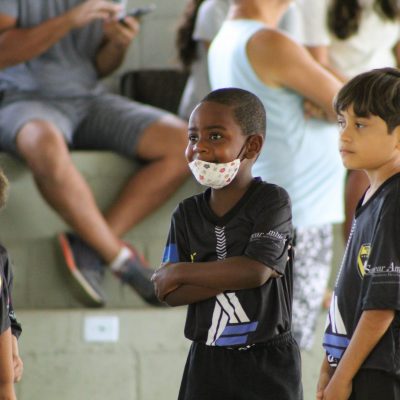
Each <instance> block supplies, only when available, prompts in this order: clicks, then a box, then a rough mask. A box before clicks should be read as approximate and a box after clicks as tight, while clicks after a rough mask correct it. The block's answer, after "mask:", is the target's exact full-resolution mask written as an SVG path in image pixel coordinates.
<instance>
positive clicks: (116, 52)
mask: <svg viewBox="0 0 400 400" xmlns="http://www.w3.org/2000/svg"><path fill="white" fill-rule="evenodd" d="M139 29H140V26H139V22H138V20H137V19H135V18H132V17H125V19H124V23H120V22H118V21H115V20H114V21H109V22H106V23H104V33H105V40H104V43H103V45H102V46H101V47H100V49H99V51H98V52H97V54H96V69H97V72H98V74H99V76H100V77H104V76H107V75H109V74H111V73H112V72H114V71H115V70H116V69H117V68H118V67H119V66H120V65H121V64H122V61H123V60H124V57H125V54H126V51H127V50H128V47H129V45H130V44H131V42H132V40H133V39H134V38H135V37H136V36H137V34H138V33H139Z"/></svg>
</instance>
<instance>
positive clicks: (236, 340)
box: [215, 335, 247, 346]
mask: <svg viewBox="0 0 400 400" xmlns="http://www.w3.org/2000/svg"><path fill="white" fill-rule="evenodd" d="M246 342H247V335H244V336H226V337H220V338H219V339H218V340H217V341H216V342H215V345H216V346H234V345H238V344H246Z"/></svg>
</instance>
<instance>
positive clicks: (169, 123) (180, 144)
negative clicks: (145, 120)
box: [136, 115, 189, 178]
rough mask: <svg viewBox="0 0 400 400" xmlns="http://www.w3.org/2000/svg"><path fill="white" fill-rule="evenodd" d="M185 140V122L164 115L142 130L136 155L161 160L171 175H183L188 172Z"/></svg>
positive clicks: (150, 159) (146, 158)
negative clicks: (142, 133)
mask: <svg viewBox="0 0 400 400" xmlns="http://www.w3.org/2000/svg"><path fill="white" fill-rule="evenodd" d="M187 141H188V139H187V123H186V122H185V121H183V120H181V119H180V118H178V117H175V116H173V115H166V116H164V117H163V118H162V119H160V120H159V121H157V122H155V123H154V124H152V125H151V126H150V127H149V128H148V129H147V130H146V131H145V132H144V135H143V137H142V140H141V141H140V143H139V146H138V149H137V154H136V155H137V156H138V157H139V158H142V159H144V160H146V161H150V162H151V161H157V160H163V161H164V162H165V163H166V164H168V171H170V173H171V175H176V176H177V177H178V178H180V177H184V176H187V175H188V174H189V168H188V166H187V161H186V157H185V149H186V146H187Z"/></svg>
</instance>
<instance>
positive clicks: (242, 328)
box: [221, 321, 258, 336]
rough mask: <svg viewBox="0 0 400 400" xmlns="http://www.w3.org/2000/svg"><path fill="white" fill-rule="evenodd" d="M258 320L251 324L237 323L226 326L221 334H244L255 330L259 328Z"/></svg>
mask: <svg viewBox="0 0 400 400" xmlns="http://www.w3.org/2000/svg"><path fill="white" fill-rule="evenodd" d="M257 325H258V321H256V322H250V323H249V324H235V325H228V326H226V327H225V329H224V331H223V332H222V335H221V336H228V335H243V334H244V333H248V332H254V331H255V330H256V329H257Z"/></svg>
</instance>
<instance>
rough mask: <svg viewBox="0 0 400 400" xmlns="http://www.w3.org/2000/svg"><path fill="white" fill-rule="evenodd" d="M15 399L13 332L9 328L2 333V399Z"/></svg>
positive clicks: (0, 343)
mask: <svg viewBox="0 0 400 400" xmlns="http://www.w3.org/2000/svg"><path fill="white" fill-rule="evenodd" d="M15 399H16V397H15V391H14V372H13V361H12V334H11V328H8V329H7V330H6V331H4V332H3V333H2V334H1V335H0V400H15Z"/></svg>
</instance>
